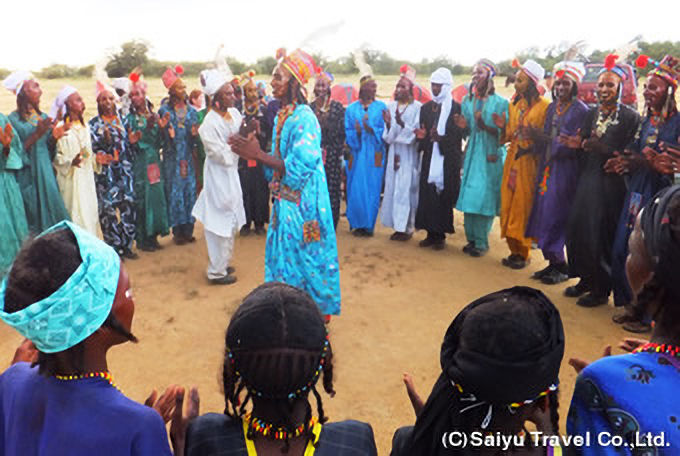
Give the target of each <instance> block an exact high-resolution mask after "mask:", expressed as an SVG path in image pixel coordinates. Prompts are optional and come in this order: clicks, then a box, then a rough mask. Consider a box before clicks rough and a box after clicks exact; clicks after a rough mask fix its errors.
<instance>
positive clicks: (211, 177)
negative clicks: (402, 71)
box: [192, 108, 246, 237]
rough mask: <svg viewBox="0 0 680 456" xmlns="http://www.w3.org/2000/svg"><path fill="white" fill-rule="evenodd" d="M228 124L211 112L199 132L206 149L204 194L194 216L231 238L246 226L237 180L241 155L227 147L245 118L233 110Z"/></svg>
mask: <svg viewBox="0 0 680 456" xmlns="http://www.w3.org/2000/svg"><path fill="white" fill-rule="evenodd" d="M229 114H230V115H231V117H232V120H231V121H227V120H226V119H225V118H224V117H222V116H221V115H219V114H218V113H216V112H214V111H210V112H209V113H208V114H207V115H206V116H205V120H204V121H203V124H202V125H201V127H200V128H199V129H198V133H199V134H200V135H201V141H202V142H203V147H204V148H205V165H204V167H203V191H202V192H201V194H200V195H199V196H198V200H197V201H196V205H195V206H194V209H193V212H192V215H193V216H194V217H196V218H197V219H198V220H200V221H201V223H203V226H204V227H205V229H206V230H209V231H211V232H212V233H214V234H216V235H218V236H220V237H232V236H234V234H235V232H236V231H237V230H238V229H239V228H241V227H242V226H243V225H245V223H246V213H245V210H244V209H243V193H242V191H241V181H240V180H239V177H238V159H239V157H238V155H236V154H235V153H234V152H233V151H232V150H231V147H229V144H227V140H228V139H229V137H230V136H232V135H233V134H236V133H238V130H239V127H240V126H241V121H242V119H243V118H242V116H241V114H240V113H239V112H238V111H237V110H236V109H234V108H230V109H229Z"/></svg>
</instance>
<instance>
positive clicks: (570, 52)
mask: <svg viewBox="0 0 680 456" xmlns="http://www.w3.org/2000/svg"><path fill="white" fill-rule="evenodd" d="M586 46H587V44H586V42H585V41H584V40H581V41H577V42H576V43H574V44H572V45H571V47H570V48H569V49H567V51H566V52H565V53H564V58H563V59H562V60H563V61H565V62H574V61H577V60H579V59H580V57H582V56H583V52H584V51H585V49H586Z"/></svg>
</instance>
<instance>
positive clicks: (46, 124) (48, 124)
mask: <svg viewBox="0 0 680 456" xmlns="http://www.w3.org/2000/svg"><path fill="white" fill-rule="evenodd" d="M53 126H54V121H53V120H52V118H51V117H45V118H44V119H42V120H41V121H40V122H38V126H37V127H36V129H35V135H36V137H37V139H40V138H42V137H43V135H44V134H45V133H47V132H48V131H49V129H50V128H52V127H53Z"/></svg>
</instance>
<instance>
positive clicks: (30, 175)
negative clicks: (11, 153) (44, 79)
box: [9, 111, 71, 234]
mask: <svg viewBox="0 0 680 456" xmlns="http://www.w3.org/2000/svg"><path fill="white" fill-rule="evenodd" d="M46 117H47V114H41V115H38V114H37V113H35V112H34V113H33V114H32V115H31V116H30V118H28V119H26V120H24V119H22V118H21V116H20V115H19V113H18V112H17V111H14V112H13V113H12V114H10V115H9V121H10V123H11V124H12V128H14V136H19V139H20V140H21V142H22V143H24V144H25V143H26V140H27V139H28V138H29V136H31V135H32V134H33V132H35V130H36V129H37V126H38V122H40V121H41V120H42V119H45V118H46ZM50 137H52V130H51V129H50V130H48V131H47V133H45V134H44V135H42V137H41V138H40V139H38V141H36V143H35V144H34V145H33V147H31V150H28V151H26V150H22V161H23V164H24V166H23V167H22V168H21V169H20V170H18V171H17V176H16V177H17V182H18V183H19V187H20V188H21V195H22V196H23V199H24V210H25V211H26V220H27V221H28V229H29V230H30V232H31V233H33V234H39V233H42V232H43V231H45V230H46V229H47V228H50V227H52V226H53V225H56V224H57V223H59V222H61V221H63V220H71V217H70V215H69V213H68V210H66V206H65V205H64V199H63V198H62V196H61V192H60V191H59V185H58V184H57V178H56V177H55V175H54V168H53V167H52V159H53V158H54V157H53V156H52V154H51V151H50V149H49V147H48V145H47V140H48V139H49V138H50Z"/></svg>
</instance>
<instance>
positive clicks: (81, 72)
mask: <svg viewBox="0 0 680 456" xmlns="http://www.w3.org/2000/svg"><path fill="white" fill-rule="evenodd" d="M93 71H94V65H87V66H84V67H80V68H78V70H77V71H76V76H77V77H79V78H89V77H92V72H93Z"/></svg>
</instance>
